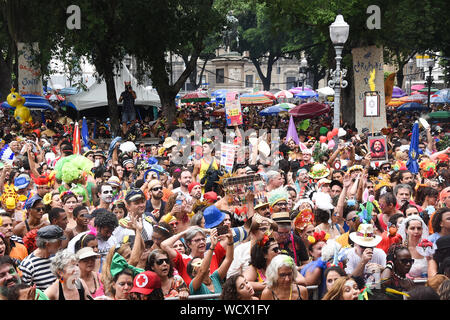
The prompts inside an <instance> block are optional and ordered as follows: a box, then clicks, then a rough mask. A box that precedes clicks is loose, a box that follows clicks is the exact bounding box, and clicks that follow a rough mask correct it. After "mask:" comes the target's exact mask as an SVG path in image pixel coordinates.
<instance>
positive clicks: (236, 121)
mask: <svg viewBox="0 0 450 320" xmlns="http://www.w3.org/2000/svg"><path fill="white" fill-rule="evenodd" d="M225 114H226V118H227V125H228V126H230V127H232V126H238V125H241V124H242V123H243V120H242V109H241V102H240V100H239V93H238V92H236V91H232V92H228V93H227V96H226V100H225Z"/></svg>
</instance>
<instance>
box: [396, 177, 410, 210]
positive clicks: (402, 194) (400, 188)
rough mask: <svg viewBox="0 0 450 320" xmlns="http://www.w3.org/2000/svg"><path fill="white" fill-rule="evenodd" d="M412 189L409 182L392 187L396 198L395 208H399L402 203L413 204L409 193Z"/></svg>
mask: <svg viewBox="0 0 450 320" xmlns="http://www.w3.org/2000/svg"><path fill="white" fill-rule="evenodd" d="M412 193H413V191H412V188H411V186H410V185H409V184H405V183H404V184H398V185H396V186H395V188H394V195H395V198H396V199H397V207H396V208H397V209H399V208H401V207H402V206H403V205H407V204H414V202H413V201H412V200H411V195H412Z"/></svg>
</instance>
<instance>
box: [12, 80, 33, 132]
mask: <svg viewBox="0 0 450 320" xmlns="http://www.w3.org/2000/svg"><path fill="white" fill-rule="evenodd" d="M6 101H8V104H9V105H10V106H11V107H13V108H16V110H15V111H14V118H15V119H16V120H17V122H19V123H20V124H24V123H25V122H29V123H31V120H32V118H31V114H30V109H28V108H27V107H25V106H24V103H25V98H24V97H22V96H21V95H20V94H19V93H18V92H16V89H14V88H12V89H11V93H10V94H9V95H8V97H7V98H6Z"/></svg>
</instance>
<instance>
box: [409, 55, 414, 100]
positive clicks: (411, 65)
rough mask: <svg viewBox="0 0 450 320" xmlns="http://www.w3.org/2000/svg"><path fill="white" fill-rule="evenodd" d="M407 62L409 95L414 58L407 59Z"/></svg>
mask: <svg viewBox="0 0 450 320" xmlns="http://www.w3.org/2000/svg"><path fill="white" fill-rule="evenodd" d="M408 64H409V95H411V93H412V89H411V86H412V78H413V75H412V71H413V67H414V66H413V64H414V60H413V59H409V61H408Z"/></svg>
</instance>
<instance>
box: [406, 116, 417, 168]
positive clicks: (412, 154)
mask: <svg viewBox="0 0 450 320" xmlns="http://www.w3.org/2000/svg"><path fill="white" fill-rule="evenodd" d="M408 156H409V160H408V162H406V167H407V168H408V170H409V171H410V172H411V173H413V174H416V173H418V172H419V164H418V163H417V159H418V158H419V122H418V121H416V122H415V123H414V125H413V128H412V134H411V143H410V145H409V154H408Z"/></svg>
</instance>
